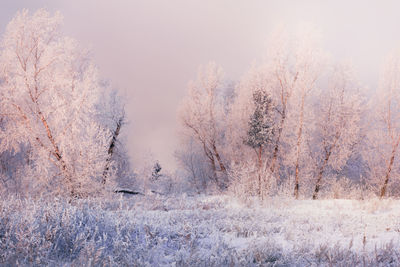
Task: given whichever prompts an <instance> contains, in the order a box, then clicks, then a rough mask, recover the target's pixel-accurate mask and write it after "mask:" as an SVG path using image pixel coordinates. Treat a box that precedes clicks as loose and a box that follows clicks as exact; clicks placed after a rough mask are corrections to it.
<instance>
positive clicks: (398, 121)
mask: <svg viewBox="0 0 400 267" xmlns="http://www.w3.org/2000/svg"><path fill="white" fill-rule="evenodd" d="M373 100H375V101H373V103H372V105H373V107H371V109H372V110H373V111H374V113H373V116H371V118H370V119H371V123H370V124H371V125H370V127H369V128H370V129H369V131H368V134H367V136H368V148H367V149H366V151H365V153H364V157H365V158H366V159H367V160H368V165H369V166H368V167H369V171H370V172H371V178H372V180H373V181H372V182H373V183H375V184H376V185H377V186H378V187H379V196H380V197H381V198H382V197H384V196H385V194H387V191H388V186H389V185H390V184H391V182H393V184H394V183H395V182H398V181H396V179H395V178H396V176H398V170H397V169H398V152H399V144H400V111H399V108H398V107H399V105H400V57H399V53H397V54H396V53H393V54H392V55H391V56H389V58H388V59H387V61H386V64H385V66H384V69H383V72H382V75H381V79H380V85H379V88H378V90H377V95H376V96H375V97H374V98H373Z"/></svg>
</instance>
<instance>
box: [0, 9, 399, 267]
mask: <svg viewBox="0 0 400 267" xmlns="http://www.w3.org/2000/svg"><path fill="white" fill-rule="evenodd" d="M61 25H62V16H61V15H60V14H59V13H56V14H54V15H53V14H50V13H49V12H48V11H46V10H44V9H40V10H38V11H36V12H34V13H30V12H28V11H27V10H24V11H21V12H19V13H17V14H16V16H15V17H14V18H13V19H12V20H11V22H10V23H9V24H8V26H7V28H6V29H5V32H4V35H3V36H2V37H1V41H0V194H1V198H0V265H4V266H13V265H23V266H32V265H50V266H55V265H61V266H62V265H65V266H80V265H85V266H103V265H104V266H126V265H128V266H320V265H322V266H333V265H339V266H400V253H399V252H398V251H399V249H400V220H399V217H398V211H399V210H400V200H399V199H400V165H399V163H400V161H399V144H400V109H399V105H400V54H399V53H393V55H392V56H390V57H389V58H388V60H387V63H386V65H385V67H384V68H383V70H382V74H381V81H380V85H379V89H378V90H376V95H374V96H372V97H371V96H370V95H367V94H364V92H365V90H363V89H364V86H363V85H361V83H360V82H359V81H358V80H357V78H356V75H355V71H354V70H353V69H352V67H351V65H349V64H344V63H340V62H336V61H335V60H333V59H332V58H330V57H329V56H328V55H327V53H326V52H324V51H323V49H322V46H321V44H320V37H319V33H318V32H317V31H315V30H314V29H311V28H304V29H301V30H299V31H298V32H297V33H289V32H286V31H284V30H280V31H277V32H276V33H275V34H273V36H272V38H271V40H270V42H269V45H270V47H269V48H268V50H267V51H268V53H267V55H266V57H265V58H264V59H263V60H262V61H260V62H257V63H254V65H253V67H251V68H250V70H248V71H247V72H246V73H245V74H244V75H243V77H242V78H241V79H239V80H237V81H234V82H229V83H228V82H227V81H226V80H224V76H223V70H222V68H221V67H220V66H218V65H217V64H216V63H214V62H211V63H209V64H207V65H204V66H201V67H200V68H199V73H198V76H197V78H196V79H195V80H194V81H192V82H190V84H189V86H188V87H189V88H188V92H187V95H186V97H185V98H184V99H183V100H182V103H181V106H180V109H179V111H178V117H179V121H180V125H179V127H180V128H179V132H180V142H181V143H180V145H179V148H177V149H176V151H175V156H176V159H177V161H178V163H179V167H178V169H177V171H176V172H175V173H173V174H171V173H166V172H165V171H164V169H163V165H162V163H160V162H158V161H153V162H150V163H148V164H147V165H145V164H144V165H145V166H143V167H142V168H140V167H138V166H135V168H133V167H132V166H131V165H130V159H129V157H128V156H127V152H126V149H125V147H126V144H127V143H126V142H127V137H128V133H126V130H125V127H124V126H125V122H126V118H125V111H124V103H123V101H122V97H121V96H120V95H119V93H118V91H117V90H115V89H113V88H112V86H111V85H110V84H109V83H108V82H106V81H104V80H102V79H101V78H100V77H99V74H98V70H97V68H96V67H95V65H94V63H93V62H92V59H91V57H90V53H89V51H86V50H85V49H84V48H83V47H81V46H80V45H79V44H78V42H77V41H75V40H73V39H71V38H69V37H66V36H65V35H64V34H63V32H62V28H61ZM155 77H156V75H155ZM134 135H135V133H129V138H134Z"/></svg>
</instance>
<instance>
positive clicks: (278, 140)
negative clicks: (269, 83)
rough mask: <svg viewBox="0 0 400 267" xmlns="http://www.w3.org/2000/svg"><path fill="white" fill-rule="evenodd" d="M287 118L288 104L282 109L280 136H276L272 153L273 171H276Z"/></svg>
mask: <svg viewBox="0 0 400 267" xmlns="http://www.w3.org/2000/svg"><path fill="white" fill-rule="evenodd" d="M285 119H286V106H285V107H284V108H283V110H282V118H281V121H280V125H279V128H278V136H277V138H276V143H275V147H274V153H273V155H272V160H271V167H270V169H271V172H272V173H274V171H275V168H276V161H277V159H278V154H279V146H280V140H281V135H282V130H283V124H284V123H285Z"/></svg>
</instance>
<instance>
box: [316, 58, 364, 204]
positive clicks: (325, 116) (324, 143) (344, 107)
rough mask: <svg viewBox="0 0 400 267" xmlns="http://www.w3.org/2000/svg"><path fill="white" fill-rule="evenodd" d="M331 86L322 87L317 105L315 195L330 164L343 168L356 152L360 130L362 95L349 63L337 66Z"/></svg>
mask: <svg viewBox="0 0 400 267" xmlns="http://www.w3.org/2000/svg"><path fill="white" fill-rule="evenodd" d="M328 84H329V87H328V88H327V89H326V91H325V90H321V92H320V97H319V98H318V103H317V105H316V110H315V112H316V114H317V116H315V120H316V125H315V132H314V135H313V139H312V140H311V144H310V146H311V149H310V150H311V153H312V154H313V158H314V160H315V162H316V170H315V178H316V182H315V188H314V193H313V199H317V198H318V193H319V191H320V187H321V183H322V178H323V176H324V173H325V172H326V171H327V169H328V168H329V167H330V168H332V169H334V170H341V169H342V168H343V166H344V165H345V164H346V162H347V160H348V159H349V157H350V156H351V155H352V153H354V147H355V144H356V142H358V141H359V134H360V114H361V97H360V95H359V93H358V89H359V86H358V85H357V83H356V82H355V80H354V78H353V75H352V71H351V69H350V68H349V67H346V66H343V67H338V68H336V69H335V71H334V72H333V74H332V78H331V79H330V81H329V83H328Z"/></svg>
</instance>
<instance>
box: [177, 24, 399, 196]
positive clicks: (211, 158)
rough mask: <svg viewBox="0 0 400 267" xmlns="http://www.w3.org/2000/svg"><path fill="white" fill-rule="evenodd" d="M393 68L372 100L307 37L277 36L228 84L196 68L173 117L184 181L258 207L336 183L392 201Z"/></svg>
mask: <svg viewBox="0 0 400 267" xmlns="http://www.w3.org/2000/svg"><path fill="white" fill-rule="evenodd" d="M399 59H400V56H399V54H395V53H394V54H393V55H391V56H390V57H388V60H387V62H386V65H385V66H384V68H383V70H382V74H381V78H380V83H379V87H378V88H377V90H376V92H375V93H374V94H373V95H371V94H369V95H368V94H366V93H365V92H366V90H365V87H363V86H362V85H361V84H360V82H359V81H358V80H357V79H356V77H355V74H354V71H353V69H352V67H351V65H350V64H344V63H340V62H339V63H338V62H335V61H334V60H332V59H331V58H330V57H329V56H328V55H327V53H325V52H324V51H323V49H322V48H321V41H320V38H319V34H318V33H317V32H316V31H314V30H313V29H309V28H308V29H302V30H300V31H298V32H297V33H295V34H289V33H287V32H284V31H280V32H276V33H274V34H273V36H272V38H271V39H270V42H269V47H268V49H267V56H266V57H265V58H264V59H263V60H262V61H261V62H260V63H259V64H254V65H253V66H252V67H251V69H250V70H249V71H248V72H247V73H246V74H244V75H243V77H242V78H241V79H240V81H238V82H237V83H235V84H234V85H232V83H227V82H226V81H225V80H224V79H223V71H222V69H221V67H219V66H218V65H216V64H215V63H209V64H208V65H206V66H202V67H200V70H199V74H198V77H197V79H196V80H194V81H192V82H191V83H190V85H189V91H188V95H187V97H186V98H185V100H184V101H183V103H182V106H181V109H180V111H179V113H180V118H181V125H182V133H183V134H182V138H181V141H182V148H181V149H180V150H178V151H177V153H176V155H177V158H178V160H179V162H180V164H181V166H182V167H183V168H184V169H185V170H186V177H188V179H189V180H190V181H191V182H192V185H193V187H194V188H195V190H197V191H198V192H204V191H207V190H217V191H225V190H227V189H228V190H229V189H230V188H234V189H235V190H237V189H238V188H240V190H239V194H244V195H258V196H260V197H261V198H263V197H265V196H267V195H271V194H274V191H276V190H277V189H276V188H279V187H280V186H281V187H282V186H285V187H288V186H290V188H291V189H290V192H291V194H293V196H294V197H296V198H299V196H300V195H303V197H310V198H313V199H317V198H318V196H319V194H320V191H321V190H322V189H323V188H329V185H331V186H332V185H333V184H335V183H336V182H337V181H338V180H340V181H342V182H341V183H342V184H343V185H344V186H345V187H352V186H354V187H355V186H362V188H363V189H364V190H366V191H368V192H371V193H375V194H376V195H378V196H380V197H384V196H387V195H390V196H399V195H400V191H399V189H400V187H399V179H398V178H399V160H398V146H399V143H400V108H399V104H400V103H399V101H400V64H399V63H400V61H399ZM343 179H345V180H346V181H345V182H343V181H344V180H343ZM350 189H351V188H350Z"/></svg>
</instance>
